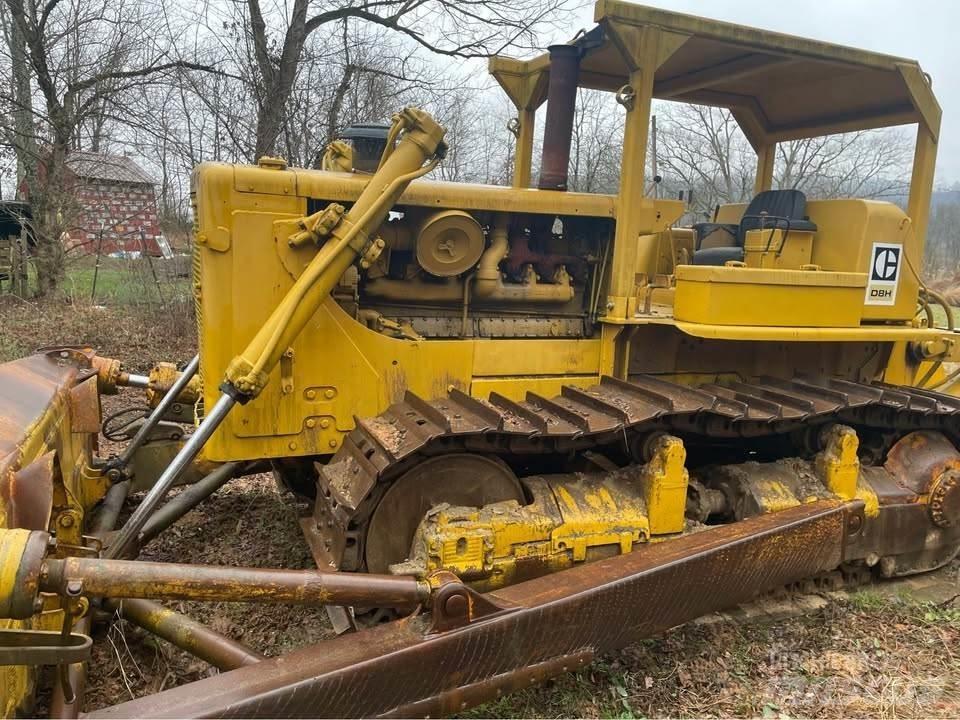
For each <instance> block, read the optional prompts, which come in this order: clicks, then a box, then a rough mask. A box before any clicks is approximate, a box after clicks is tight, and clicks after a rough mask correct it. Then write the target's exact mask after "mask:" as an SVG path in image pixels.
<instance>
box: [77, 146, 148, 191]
mask: <svg viewBox="0 0 960 720" xmlns="http://www.w3.org/2000/svg"><path fill="white" fill-rule="evenodd" d="M66 164H67V167H68V168H70V170H71V171H73V173H74V174H75V175H76V176H77V177H81V178H87V179H90V180H109V181H111V182H119V183H133V184H140V185H153V178H151V177H150V176H149V175H147V173H146V172H145V171H144V170H143V168H141V167H140V166H139V165H137V163H136V162H134V160H133V158H130V157H127V156H125V155H106V154H104V153H93V152H79V151H77V152H72V153H70V155H68V156H67V160H66Z"/></svg>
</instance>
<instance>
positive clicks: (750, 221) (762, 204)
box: [737, 190, 817, 247]
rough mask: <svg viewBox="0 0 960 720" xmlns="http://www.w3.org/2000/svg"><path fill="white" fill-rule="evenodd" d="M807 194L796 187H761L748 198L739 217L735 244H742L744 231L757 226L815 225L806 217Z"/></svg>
mask: <svg viewBox="0 0 960 720" xmlns="http://www.w3.org/2000/svg"><path fill="white" fill-rule="evenodd" d="M806 213H807V196H806V195H804V194H803V193H802V192H801V191H800V190H764V191H763V192H761V193H757V195H756V197H754V198H753V200H751V201H750V204H749V205H748V206H747V209H746V210H745V211H744V213H743V218H741V220H740V228H739V230H738V231H737V245H739V246H740V247H743V243H744V241H745V240H746V237H747V233H748V232H749V231H750V230H757V229H759V228H761V227H762V228H777V229H780V230H784V231H786V230H788V229H789V230H812V231H815V230H816V229H817V226H816V225H815V224H814V223H812V222H810V220H809V219H808V218H807V215H806Z"/></svg>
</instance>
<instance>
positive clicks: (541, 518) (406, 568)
mask: <svg viewBox="0 0 960 720" xmlns="http://www.w3.org/2000/svg"><path fill="white" fill-rule="evenodd" d="M634 472H635V471H634ZM637 480H638V478H637V477H636V476H634V475H631V474H630V471H626V472H624V473H623V474H622V475H619V476H617V475H615V476H610V475H583V474H576V475H565V476H561V477H559V478H557V477H555V478H552V479H550V480H547V479H546V478H527V479H526V480H525V481H524V482H525V484H526V486H527V489H528V491H529V494H530V496H531V502H530V503H529V504H528V505H523V506H521V505H519V504H518V503H517V502H516V501H513V500H511V501H507V502H501V503H493V504H491V505H487V506H484V507H482V508H467V507H449V506H441V507H439V508H437V509H435V510H434V511H433V512H432V513H430V514H429V515H428V516H427V518H426V519H425V520H424V521H423V522H422V523H421V525H420V528H419V529H418V530H417V535H416V536H415V538H414V543H413V552H412V554H411V559H410V560H409V561H407V562H406V563H402V564H401V565H399V566H395V567H394V570H395V571H396V572H403V573H413V574H416V575H420V576H425V575H427V574H429V573H431V572H433V571H435V570H440V569H446V570H450V571H452V572H455V573H456V574H457V575H459V576H460V577H461V578H463V579H464V580H466V581H468V582H470V583H471V585H473V586H474V587H475V588H477V589H481V590H488V589H492V588H496V587H502V586H503V585H507V584H510V583H511V582H515V581H517V580H520V579H523V578H527V577H530V576H534V575H542V574H544V573H548V572H555V571H557V570H562V569H564V568H567V567H570V566H571V565H573V564H575V563H580V562H585V561H589V560H593V559H599V558H601V557H608V556H610V555H615V554H618V553H626V552H630V551H631V550H633V549H634V545H636V544H638V543H643V542H646V541H647V540H649V537H650V524H649V521H648V519H647V514H646V504H645V502H644V500H643V498H642V497H641V494H640V493H639V492H638V490H639V485H638V482H637Z"/></svg>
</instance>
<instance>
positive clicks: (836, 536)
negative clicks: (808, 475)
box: [87, 501, 863, 718]
mask: <svg viewBox="0 0 960 720" xmlns="http://www.w3.org/2000/svg"><path fill="white" fill-rule="evenodd" d="M862 520H863V505H862V503H860V502H850V503H841V502H839V501H820V502H815V503H810V504H806V505H801V506H797V507H794V508H791V509H788V510H784V511H781V512H776V513H771V514H768V515H762V516H759V517H756V518H752V519H749V520H744V521H742V522H738V523H733V524H730V525H724V526H718V527H716V528H711V529H708V530H704V531H701V532H696V533H693V534H690V535H687V536H684V537H681V538H678V539H675V540H671V541H670V542H665V543H656V544H653V545H651V546H649V547H647V548H644V549H642V550H639V551H636V552H633V553H630V554H627V555H621V556H618V557H615V558H610V559H608V560H601V561H598V562H596V563H593V564H589V565H582V566H578V567H576V568H573V569H570V570H565V571H563V572H560V573H557V574H554V575H550V576H545V577H542V578H538V579H535V580H530V581H527V582H524V583H520V584H517V585H513V586H510V587H507V588H504V589H501V590H498V591H496V592H492V593H488V594H486V595H482V596H479V595H478V596H475V597H474V598H473V599H474V600H476V602H475V603H474V602H468V603H466V604H465V603H464V598H465V596H464V595H463V594H460V593H456V594H449V595H447V596H444V595H443V590H444V588H443V586H441V587H440V588H439V589H438V590H437V591H436V593H435V595H434V604H433V605H434V609H433V611H432V612H431V613H430V614H424V615H419V616H416V615H415V616H411V617H408V618H405V619H403V620H397V621H394V622H392V623H389V624H386V625H381V626H378V627H374V628H372V629H369V630H364V631H362V632H359V633H356V634H353V635H344V636H340V637H338V638H334V639H332V640H328V641H325V642H323V643H320V644H317V645H312V646H309V647H306V648H303V649H300V650H297V651H294V652H292V653H290V654H288V655H284V656H282V657H279V658H273V659H269V660H264V661H262V662H259V663H257V664H256V665H251V666H246V667H241V668H239V669H236V670H233V671H230V672H227V673H224V674H221V675H217V676H215V677H211V678H208V679H205V680H200V681H198V682H195V683H191V684H189V685H184V686H181V687H177V688H174V689H171V690H167V691H165V692H162V693H159V694H156V695H151V696H148V697H144V698H141V699H138V700H133V701H130V702H127V703H123V704H120V705H115V706H112V707H109V708H104V709H102V710H98V711H96V712H93V713H91V714H89V715H87V717H91V718H121V717H123V718H125V717H140V718H148V717H359V716H365V717H369V716H424V715H430V716H437V715H440V716H443V715H449V714H451V713H454V712H459V711H461V710H463V709H465V708H467V707H470V706H473V705H477V704H480V703H482V702H484V701H486V700H490V699H492V698H495V697H498V696H499V695H501V694H503V693H506V692H510V691H512V690H515V689H518V688H520V687H523V686H529V685H530V684H531V683H533V682H538V681H540V680H543V679H545V678H547V677H550V676H552V675H557V674H560V673H562V672H565V671H570V670H574V669H576V668H578V667H580V666H582V665H584V664H585V663H587V662H589V661H590V660H591V659H592V658H594V657H595V656H597V655H598V654H600V653H604V652H608V651H610V650H613V649H615V648H619V647H622V646H624V645H626V644H628V643H630V642H633V641H635V640H638V639H641V638H644V637H648V636H650V635H652V634H654V633H657V632H659V631H662V630H666V629H668V628H670V627H673V626H675V625H678V624H680V623H683V622H686V621H689V620H692V619H694V618H696V617H699V616H700V615H703V614H705V613H708V612H711V611H715V610H720V609H724V608H727V607H730V606H732V605H735V604H738V603H740V602H743V601H745V600H747V599H749V598H750V597H751V596H753V595H756V594H757V593H759V592H763V591H765V590H769V589H772V588H774V587H779V586H783V585H785V584H788V583H791V582H795V581H798V580H800V579H802V578H805V577H808V576H811V575H814V574H817V573H820V572H824V571H827V570H832V569H834V568H836V567H837V566H838V565H839V564H840V563H841V562H842V560H843V555H844V548H845V546H846V544H847V541H848V540H849V539H850V538H851V537H853V536H855V535H856V534H857V533H858V532H860V530H861V528H862V527H863V522H862ZM451 585H458V583H452V584H451ZM460 588H462V586H460ZM445 601H446V602H445ZM471 610H473V611H474V612H470V611H471Z"/></svg>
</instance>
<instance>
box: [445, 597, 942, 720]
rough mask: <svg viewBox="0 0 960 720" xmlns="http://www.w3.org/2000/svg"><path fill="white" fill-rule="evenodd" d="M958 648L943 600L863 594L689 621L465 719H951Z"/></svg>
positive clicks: (512, 696) (521, 692)
mask: <svg viewBox="0 0 960 720" xmlns="http://www.w3.org/2000/svg"><path fill="white" fill-rule="evenodd" d="M557 631H558V632H562V631H563V630H562V628H557ZM957 640H960V609H958V608H957V607H955V606H954V605H953V604H952V603H948V604H947V605H943V604H934V603H929V602H915V601H910V600H903V599H899V598H891V597H886V596H885V595H882V594H880V593H878V592H875V591H873V590H861V591H860V592H857V593H853V594H852V595H851V596H850V598H849V600H846V601H836V602H834V603H833V604H831V605H828V606H827V607H826V608H825V609H824V610H823V611H821V612H820V613H818V614H815V615H813V616H810V617H802V618H797V619H793V620H788V621H785V622H780V623H777V624H762V625H748V626H738V625H733V624H731V623H718V624H712V625H697V624H691V625H686V626H684V627H681V628H678V629H675V630H673V631H671V632H669V633H666V634H664V635H662V636H660V637H657V638H653V639H651V640H646V641H644V642H641V643H638V644H636V645H633V646H631V647H628V648H626V649H625V650H622V651H620V652H616V653H611V654H609V655H607V656H605V657H603V658H601V659H600V660H599V661H598V662H595V663H594V664H593V665H591V666H589V667H588V668H586V669H584V670H582V671H580V672H578V673H575V674H572V675H568V676H563V677H559V678H556V679H554V680H552V681H549V682H547V683H546V684H544V685H542V686H540V687H537V688H531V689H527V690H523V691H520V692H518V693H516V694H514V695H510V696H507V697H505V698H502V699H501V700H499V701H498V702H496V703H490V704H487V705H483V706H481V707H479V708H476V709H475V710H473V711H471V712H468V713H465V714H464V715H463V716H462V717H470V718H482V717H494V718H509V717H537V718H550V717H596V718H640V717H764V718H786V717H823V718H841V717H955V716H957V715H958V713H960V689H958V686H957V683H958V677H960V656H958V655H957V654H955V651H954V648H955V647H956V643H957Z"/></svg>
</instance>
